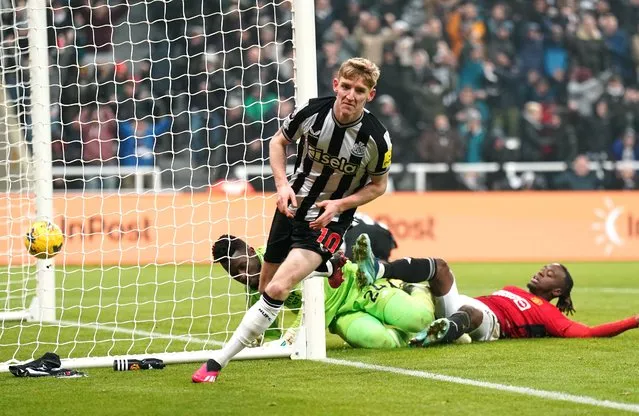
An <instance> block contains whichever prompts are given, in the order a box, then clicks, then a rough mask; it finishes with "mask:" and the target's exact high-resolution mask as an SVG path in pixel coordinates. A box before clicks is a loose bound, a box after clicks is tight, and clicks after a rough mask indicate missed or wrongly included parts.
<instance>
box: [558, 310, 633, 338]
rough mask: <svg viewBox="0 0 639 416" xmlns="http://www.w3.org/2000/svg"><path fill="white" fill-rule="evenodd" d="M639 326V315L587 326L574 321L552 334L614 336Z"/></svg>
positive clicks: (588, 336)
mask: <svg viewBox="0 0 639 416" xmlns="http://www.w3.org/2000/svg"><path fill="white" fill-rule="evenodd" d="M637 327H639V315H635V316H631V317H630V318H626V319H622V320H620V321H615V322H609V323H606V324H602V325H597V326H587V325H583V324H580V323H579V322H572V324H571V325H570V326H568V327H567V328H566V329H565V330H564V331H563V333H561V334H556V335H555V334H552V335H555V336H559V337H562V338H598V337H614V336H617V335H619V334H621V333H623V332H626V331H628V330H629V329H634V328H637Z"/></svg>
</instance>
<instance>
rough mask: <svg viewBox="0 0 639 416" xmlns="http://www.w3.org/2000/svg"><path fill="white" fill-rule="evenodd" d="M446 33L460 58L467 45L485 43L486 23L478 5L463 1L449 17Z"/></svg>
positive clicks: (452, 47)
mask: <svg viewBox="0 0 639 416" xmlns="http://www.w3.org/2000/svg"><path fill="white" fill-rule="evenodd" d="M446 33H447V34H448V39H449V40H450V48H451V50H452V51H453V53H454V54H455V56H457V57H458V58H459V57H460V56H461V54H462V50H463V49H464V47H465V46H472V44H477V45H480V44H482V43H483V38H484V35H485V34H486V25H484V22H482V20H481V19H480V18H479V13H478V11H477V6H476V5H475V4H473V3H471V2H466V3H462V4H461V5H459V6H458V7H457V9H456V10H454V11H453V12H452V13H451V14H450V15H449V18H448V21H447V24H446Z"/></svg>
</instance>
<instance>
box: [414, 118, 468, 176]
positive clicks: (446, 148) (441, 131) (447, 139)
mask: <svg viewBox="0 0 639 416" xmlns="http://www.w3.org/2000/svg"><path fill="white" fill-rule="evenodd" d="M415 150H416V152H417V154H418V155H419V160H420V161H422V162H428V163H448V164H451V163H454V162H461V161H463V157H464V153H465V149H464V144H463V142H462V140H461V137H460V135H459V134H458V132H457V131H456V130H455V129H451V127H450V122H449V121H448V117H446V115H445V114H438V115H436V116H435V121H434V125H433V128H432V129H428V130H426V131H425V132H424V133H423V134H422V136H421V137H420V138H419V140H418V142H417V145H416V147H415Z"/></svg>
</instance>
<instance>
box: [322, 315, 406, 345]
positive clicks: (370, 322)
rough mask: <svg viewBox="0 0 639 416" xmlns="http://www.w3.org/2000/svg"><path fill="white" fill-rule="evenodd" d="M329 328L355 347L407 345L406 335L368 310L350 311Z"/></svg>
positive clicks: (339, 317) (334, 321) (336, 319)
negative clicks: (388, 325)
mask: <svg viewBox="0 0 639 416" xmlns="http://www.w3.org/2000/svg"><path fill="white" fill-rule="evenodd" d="M329 330H330V331H331V333H333V334H337V335H339V336H340V337H341V338H342V339H343V340H344V341H346V342H347V343H348V345H350V346H351V347H353V348H398V347H404V346H406V345H407V344H406V340H405V339H406V338H408V337H406V335H405V334H401V331H398V330H396V329H394V328H389V327H387V326H386V325H384V324H383V323H382V322H381V321H380V320H379V319H377V318H375V317H374V316H372V315H369V314H367V313H366V312H361V311H359V312H349V313H345V314H343V315H340V316H338V317H337V318H335V320H333V322H332V324H331V326H330V328H329Z"/></svg>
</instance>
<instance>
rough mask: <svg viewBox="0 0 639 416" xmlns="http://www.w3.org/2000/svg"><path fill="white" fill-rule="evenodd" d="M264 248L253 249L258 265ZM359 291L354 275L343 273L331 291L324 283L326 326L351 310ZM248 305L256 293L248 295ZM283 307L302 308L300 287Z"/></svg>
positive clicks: (254, 299)
mask: <svg viewBox="0 0 639 416" xmlns="http://www.w3.org/2000/svg"><path fill="white" fill-rule="evenodd" d="M265 251H266V248H265V247H259V248H257V249H255V252H256V254H257V257H258V258H259V259H260V263H263V262H264V252H265ZM360 293H361V291H360V290H359V288H358V287H357V281H356V279H355V273H349V272H346V273H344V281H343V282H342V284H341V285H339V287H337V288H335V289H333V288H332V287H331V286H330V285H329V284H328V282H324V313H325V320H326V326H329V325H330V324H331V322H332V321H333V319H335V316H337V315H339V314H342V313H344V312H348V311H351V310H353V306H354V302H355V300H356V299H357V298H358V296H359V295H360ZM249 296H250V304H251V305H253V304H255V302H257V301H258V300H259V298H260V294H259V292H257V291H253V292H252V293H250V295H249ZM284 306H286V307H287V308H289V309H291V310H293V311H294V312H295V313H298V312H299V311H300V309H301V308H302V287H301V284H300V285H297V286H296V287H295V288H294V289H293V290H292V291H291V294H290V295H289V296H288V298H286V300H285V301H284Z"/></svg>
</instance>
